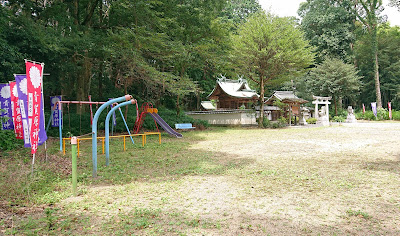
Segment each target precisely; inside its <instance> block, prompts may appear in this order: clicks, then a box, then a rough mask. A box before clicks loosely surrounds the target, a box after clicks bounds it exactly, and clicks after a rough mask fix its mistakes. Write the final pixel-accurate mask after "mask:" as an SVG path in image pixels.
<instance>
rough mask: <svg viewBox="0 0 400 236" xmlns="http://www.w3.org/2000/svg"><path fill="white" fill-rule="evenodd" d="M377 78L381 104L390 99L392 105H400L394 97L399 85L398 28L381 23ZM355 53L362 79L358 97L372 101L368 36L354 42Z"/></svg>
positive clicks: (372, 84) (399, 51) (372, 91)
mask: <svg viewBox="0 0 400 236" xmlns="http://www.w3.org/2000/svg"><path fill="white" fill-rule="evenodd" d="M378 54H379V79H380V85H381V86H380V87H381V93H382V104H383V105H384V104H387V102H389V101H392V104H393V106H395V107H397V105H400V103H398V102H399V100H398V99H396V98H397V96H396V94H397V91H399V87H398V86H400V80H399V77H400V28H399V27H390V26H389V24H382V25H380V26H379V28H378ZM355 55H356V59H357V61H359V66H358V68H359V70H360V75H362V76H363V77H364V79H363V83H364V86H363V90H362V92H361V96H360V98H361V99H362V100H363V101H374V99H375V95H374V90H375V87H374V83H373V82H374V81H373V80H371V79H370V78H372V77H373V75H374V71H373V68H374V62H373V61H371V60H370V58H371V50H370V37H369V35H362V36H360V37H359V39H358V40H357V42H356V44H355Z"/></svg>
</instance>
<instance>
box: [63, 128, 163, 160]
mask: <svg viewBox="0 0 400 236" xmlns="http://www.w3.org/2000/svg"><path fill="white" fill-rule="evenodd" d="M149 135H158V143H159V144H161V133H160V132H145V133H144V134H130V135H116V136H109V138H110V139H112V138H123V143H124V151H126V138H127V137H142V147H144V145H145V144H146V143H147V136H149ZM99 139H100V140H101V143H102V154H105V137H97V140H99ZM69 140H71V138H63V154H64V155H65V153H66V148H65V142H66V141H69ZM85 140H92V138H82V137H77V139H76V141H77V149H78V150H77V152H78V153H77V156H78V157H79V153H80V142H81V141H85Z"/></svg>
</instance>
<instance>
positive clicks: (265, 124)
mask: <svg viewBox="0 0 400 236" xmlns="http://www.w3.org/2000/svg"><path fill="white" fill-rule="evenodd" d="M263 127H264V128H269V127H271V121H270V120H269V119H268V118H267V117H264V120H263Z"/></svg>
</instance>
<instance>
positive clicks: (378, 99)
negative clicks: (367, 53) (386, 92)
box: [374, 50, 382, 108]
mask: <svg viewBox="0 0 400 236" xmlns="http://www.w3.org/2000/svg"><path fill="white" fill-rule="evenodd" d="M374 72H375V91H376V105H377V108H382V96H381V84H380V82H379V64H378V50H376V51H375V66H374Z"/></svg>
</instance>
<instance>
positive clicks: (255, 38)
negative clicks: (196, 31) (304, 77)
mask: <svg viewBox="0 0 400 236" xmlns="http://www.w3.org/2000/svg"><path fill="white" fill-rule="evenodd" d="M233 47H234V57H235V61H236V63H237V65H238V67H239V71H240V72H241V73H243V74H245V75H246V76H248V77H249V78H250V79H251V80H253V81H254V82H256V83H257V84H258V86H259V88H260V104H261V111H262V110H263V106H264V96H265V93H264V91H265V90H264V89H265V86H266V85H267V83H269V84H271V83H274V82H275V83H276V82H279V83H281V82H282V81H284V80H285V79H288V78H289V76H291V75H293V74H296V73H298V72H299V71H303V70H304V69H305V68H307V67H308V66H310V65H311V64H312V63H313V60H314V54H313V53H312V47H310V45H309V44H308V42H307V41H306V40H305V39H304V36H303V33H302V32H301V31H300V29H298V28H297V27H296V25H295V22H294V21H293V20H292V19H290V18H286V17H284V18H281V17H277V16H274V15H272V14H270V13H265V12H264V11H260V12H258V13H256V14H254V15H252V16H251V17H250V18H249V19H248V21H247V22H246V23H244V24H243V25H241V26H240V27H239V29H238V34H237V35H235V36H234V37H233ZM262 120H263V112H261V116H260V119H259V126H262Z"/></svg>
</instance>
